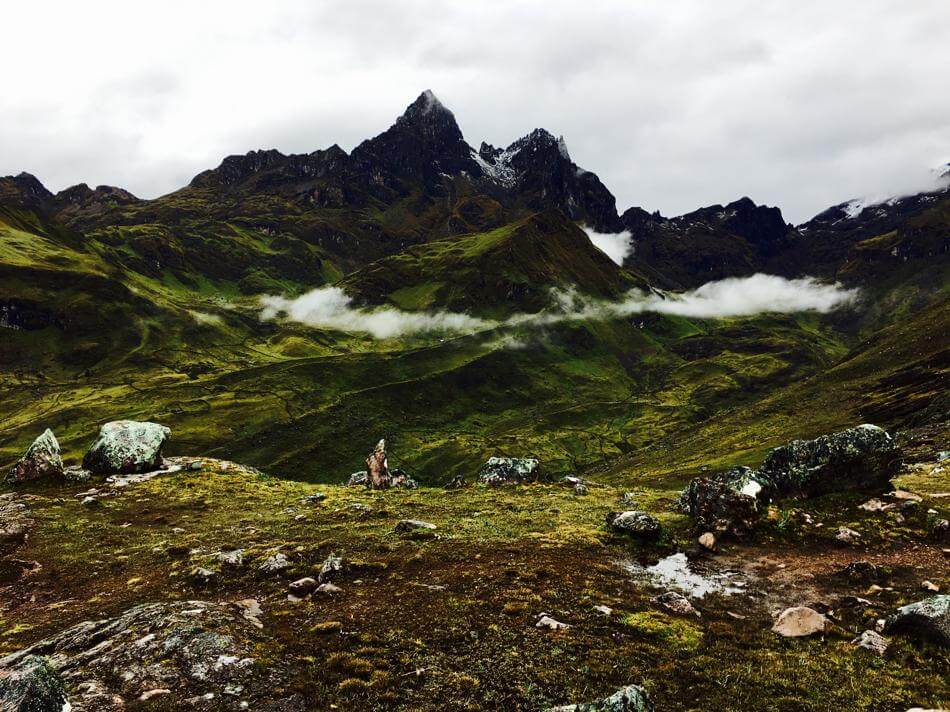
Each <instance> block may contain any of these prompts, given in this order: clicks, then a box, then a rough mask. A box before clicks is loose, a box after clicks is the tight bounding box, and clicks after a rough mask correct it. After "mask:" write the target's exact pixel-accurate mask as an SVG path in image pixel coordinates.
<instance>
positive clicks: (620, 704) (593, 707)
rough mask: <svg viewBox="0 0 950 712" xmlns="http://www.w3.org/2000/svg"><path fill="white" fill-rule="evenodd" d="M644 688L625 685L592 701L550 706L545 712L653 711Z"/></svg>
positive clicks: (653, 708)
mask: <svg viewBox="0 0 950 712" xmlns="http://www.w3.org/2000/svg"><path fill="white" fill-rule="evenodd" d="M654 710H655V707H654V706H653V703H652V702H651V701H650V697H649V696H648V695H647V693H646V690H644V689H643V688H642V687H639V686H638V685H627V686H626V687H624V688H622V689H620V690H617V692H615V693H614V694H612V695H610V696H609V697H604V698H602V699H599V700H594V701H593V702H581V703H578V704H574V705H561V706H560V707H551V708H549V709H548V710H546V712H654Z"/></svg>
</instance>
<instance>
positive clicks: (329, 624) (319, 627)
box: [310, 621, 343, 635]
mask: <svg viewBox="0 0 950 712" xmlns="http://www.w3.org/2000/svg"><path fill="white" fill-rule="evenodd" d="M342 630H343V624H342V623H341V622H340V621H324V622H323V623H317V624H316V625H315V626H313V627H312V628H311V629H310V632H311V633H317V634H318V635H330V634H332V633H339V632H341V631H342Z"/></svg>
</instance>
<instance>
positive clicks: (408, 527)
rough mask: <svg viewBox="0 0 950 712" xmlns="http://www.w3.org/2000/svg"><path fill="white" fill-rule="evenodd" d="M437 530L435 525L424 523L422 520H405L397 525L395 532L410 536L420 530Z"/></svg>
mask: <svg viewBox="0 0 950 712" xmlns="http://www.w3.org/2000/svg"><path fill="white" fill-rule="evenodd" d="M435 528H436V526H435V524H430V523H429V522H424V521H422V520H421V519H403V520H401V521H400V522H399V523H398V524H396V526H395V528H394V529H393V531H394V532H396V533H397V534H408V533H410V532H414V531H418V530H420V529H428V530H430V531H431V530H433V529H435Z"/></svg>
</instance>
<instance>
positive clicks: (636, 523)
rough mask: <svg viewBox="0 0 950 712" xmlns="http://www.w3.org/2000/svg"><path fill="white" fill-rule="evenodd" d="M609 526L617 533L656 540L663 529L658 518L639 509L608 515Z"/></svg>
mask: <svg viewBox="0 0 950 712" xmlns="http://www.w3.org/2000/svg"><path fill="white" fill-rule="evenodd" d="M607 526H608V527H610V528H611V529H613V530H614V531H615V532H619V533H621V534H631V535H633V536H636V537H639V538H642V539H656V538H657V537H659V536H660V529H661V527H660V522H659V521H657V518H656V517H654V516H652V515H650V514H647V513H646V512H641V511H640V510H637V509H633V510H630V511H628V512H610V513H608V514H607Z"/></svg>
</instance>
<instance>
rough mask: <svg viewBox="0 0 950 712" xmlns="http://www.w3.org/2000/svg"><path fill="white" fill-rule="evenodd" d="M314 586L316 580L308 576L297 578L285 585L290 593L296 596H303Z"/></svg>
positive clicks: (313, 588)
mask: <svg viewBox="0 0 950 712" xmlns="http://www.w3.org/2000/svg"><path fill="white" fill-rule="evenodd" d="M316 588H317V580H316V579H313V578H310V577H309V576H308V577H306V578H302V579H297V580H296V581H294V582H293V583H291V584H290V585H289V586H288V587H287V589H288V590H289V591H290V593H291V594H292V595H294V596H296V597H297V598H303V597H304V596H307V595H309V594H311V593H313V591H314V590H315V589H316Z"/></svg>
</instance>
